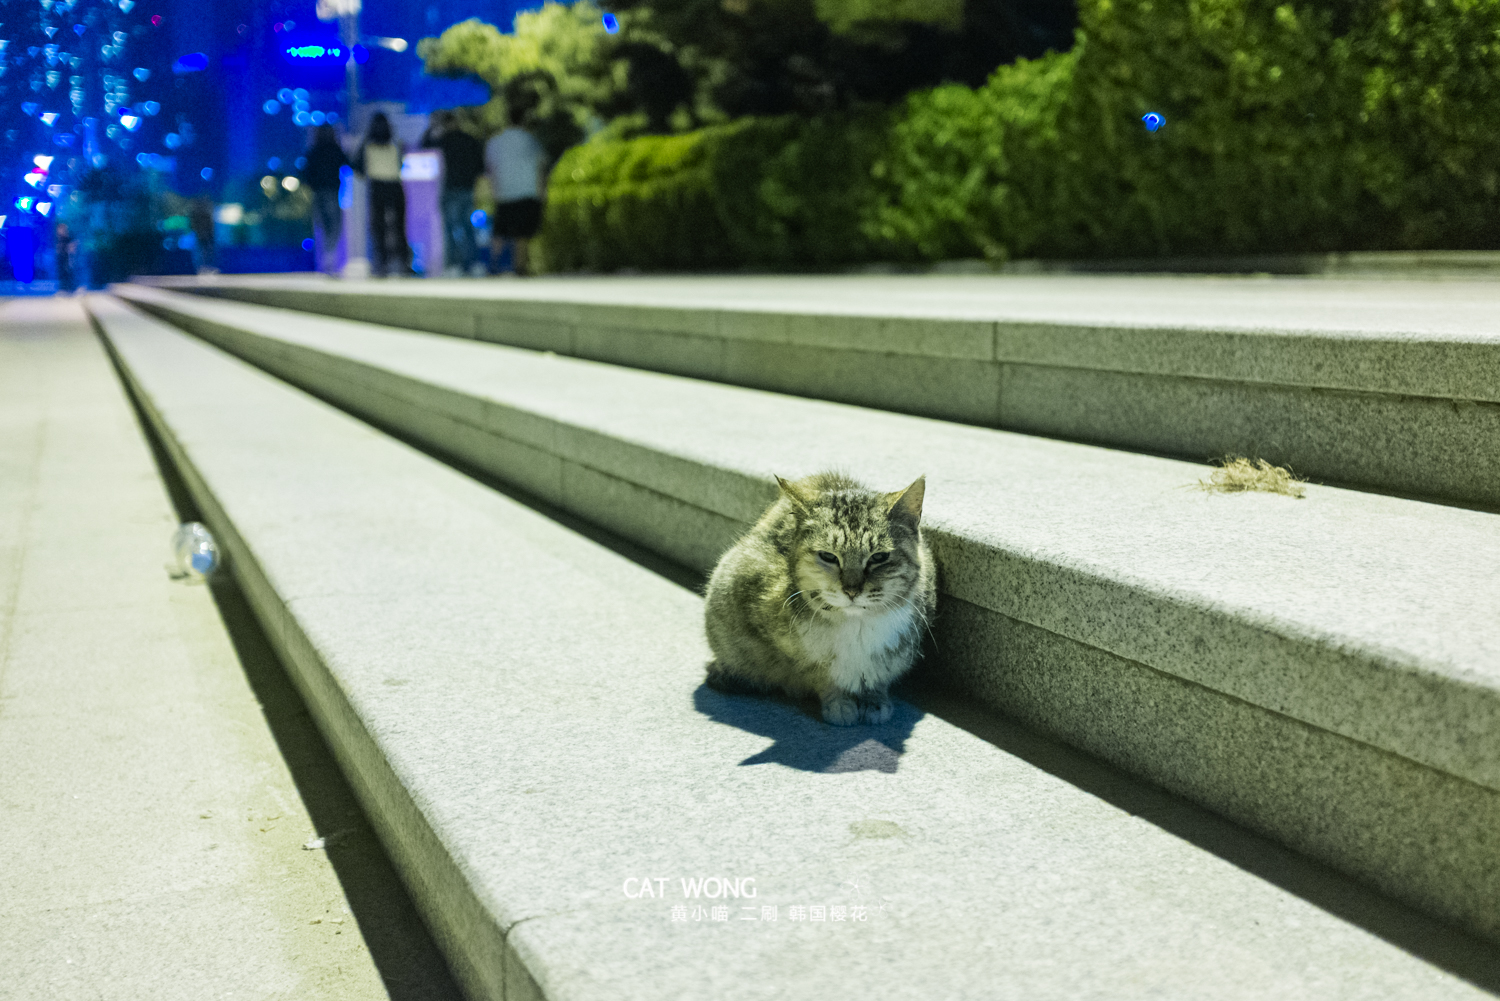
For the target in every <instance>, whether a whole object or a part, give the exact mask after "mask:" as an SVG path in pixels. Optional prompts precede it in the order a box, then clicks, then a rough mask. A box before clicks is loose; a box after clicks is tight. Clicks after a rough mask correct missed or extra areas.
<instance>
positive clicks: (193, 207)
mask: <svg viewBox="0 0 1500 1001" xmlns="http://www.w3.org/2000/svg"><path fill="white" fill-rule="evenodd" d="M187 215H188V229H190V230H192V231H193V269H194V270H195V271H197V272H198V273H199V274H200V275H216V274H218V273H219V264H218V248H217V247H216V246H215V243H214V203H213V202H212V201H210V200H209V199H208V198H207V197H199V198H194V199H193V200H192V201H191V202H189V203H188V213H187Z"/></svg>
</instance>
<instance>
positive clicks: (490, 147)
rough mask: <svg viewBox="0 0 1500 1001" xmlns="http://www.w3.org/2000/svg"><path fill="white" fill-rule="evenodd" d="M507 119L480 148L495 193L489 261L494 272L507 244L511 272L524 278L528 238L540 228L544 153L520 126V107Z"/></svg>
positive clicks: (523, 112) (512, 109) (522, 112)
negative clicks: (510, 246)
mask: <svg viewBox="0 0 1500 1001" xmlns="http://www.w3.org/2000/svg"><path fill="white" fill-rule="evenodd" d="M508 117H509V118H510V128H508V129H505V130H504V131H503V132H500V133H498V134H496V135H494V136H492V137H491V138H490V141H489V142H488V143H486V144H485V147H484V163H485V167H486V169H487V170H488V171H489V175H490V185H491V187H492V188H493V189H494V192H495V215H494V218H493V219H491V220H490V225H491V227H492V228H493V232H494V237H495V238H494V244H493V246H492V248H491V256H490V261H491V263H492V266H493V267H496V268H498V265H499V260H500V254H501V252H502V251H503V250H504V249H505V243H506V241H507V240H508V241H510V242H511V243H512V244H513V246H514V248H515V252H514V255H513V256H512V259H511V267H512V270H514V271H515V272H516V273H517V274H522V275H524V274H526V273H527V272H528V270H529V265H530V263H531V262H530V256H531V238H532V237H533V236H536V233H537V230H539V229H541V226H542V187H543V184H542V171H543V170H544V169H545V168H546V165H547V153H546V151H545V150H543V149H542V144H541V143H540V142H538V141H537V138H536V136H534V135H532V134H531V131H530V130H529V129H526V128H523V127H522V126H521V123H522V122H523V121H524V120H525V118H526V108H525V107H524V106H523V105H521V104H512V105H511V107H510V109H509V114H508Z"/></svg>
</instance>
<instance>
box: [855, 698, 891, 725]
mask: <svg viewBox="0 0 1500 1001" xmlns="http://www.w3.org/2000/svg"><path fill="white" fill-rule="evenodd" d="M891 712H892V709H891V697H890V696H889V695H884V694H881V695H870V696H866V697H865V698H862V699H860V700H859V721H860V722H861V723H889V722H890V719H891Z"/></svg>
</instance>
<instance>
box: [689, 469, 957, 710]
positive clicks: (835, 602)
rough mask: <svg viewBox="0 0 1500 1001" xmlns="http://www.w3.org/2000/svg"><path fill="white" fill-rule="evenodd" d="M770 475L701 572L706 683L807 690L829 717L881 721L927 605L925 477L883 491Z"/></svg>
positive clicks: (831, 475)
mask: <svg viewBox="0 0 1500 1001" xmlns="http://www.w3.org/2000/svg"><path fill="white" fill-rule="evenodd" d="M776 482H778V483H779V484H781V496H780V497H778V498H777V499H776V502H775V503H774V504H772V505H771V506H770V507H769V508H767V509H766V513H765V514H763V515H761V518H760V521H758V522H756V524H755V527H754V528H752V529H751V530H750V531H749V532H748V533H747V534H746V535H745V536H744V537H743V538H741V539H740V540H739V541H738V542H736V543H735V544H734V546H732V547H731V548H730V550H729V551H728V552H727V553H725V554H724V556H723V557H722V558H721V559H720V560H719V565H718V566H717V567H715V568H714V572H713V576H712V577H711V578H710V579H709V582H708V601H707V604H706V606H705V616H706V618H707V625H708V643H709V646H710V647H712V649H713V652H714V657H715V660H714V662H713V663H711V664H710V665H709V667H708V684H709V685H711V686H713V687H714V688H718V689H720V690H721V691H732V692H759V693H769V692H776V691H781V692H785V693H786V694H788V695H790V696H792V697H794V698H798V697H802V696H805V695H816V696H817V697H818V698H819V699H820V700H821V701H822V704H823V719H824V720H826V721H827V722H829V723H833V724H835V725H837V726H850V725H853V724H855V723H884V722H885V721H886V720H888V719H890V718H891V700H890V696H889V695H887V694H886V690H887V689H888V688H889V687H890V685H891V683H892V682H893V681H895V680H896V679H897V678H899V677H900V676H901V675H902V674H904V673H906V671H907V670H909V669H910V668H911V666H912V664H913V663H914V662H915V661H916V659H917V656H918V654H919V653H920V652H921V646H922V643H921V639H922V630H923V629H924V628H925V627H926V625H927V622H928V621H929V619H930V618H931V616H932V612H933V609H934V607H935V605H936V602H937V586H936V573H935V569H934V565H933V560H932V552H931V551H930V550H929V549H928V548H927V544H926V542H924V541H923V539H922V529H921V520H922V495H923V492H924V491H925V489H926V478H925V477H919V478H918V479H917V481H916V482H915V483H913V484H912V485H911V486H909V487H907V488H906V489H905V490H898V491H896V492H895V493H878V492H876V491H874V490H871V489H869V488H868V487H865V486H862V485H861V484H859V483H856V482H855V481H854V480H852V479H850V478H849V477H847V476H845V475H843V474H842V473H836V472H828V473H818V474H817V475H814V476H809V477H807V478H806V479H802V480H798V481H796V482H794V483H789V482H787V481H786V480H783V479H781V478H780V477H779V476H778V477H777V478H776Z"/></svg>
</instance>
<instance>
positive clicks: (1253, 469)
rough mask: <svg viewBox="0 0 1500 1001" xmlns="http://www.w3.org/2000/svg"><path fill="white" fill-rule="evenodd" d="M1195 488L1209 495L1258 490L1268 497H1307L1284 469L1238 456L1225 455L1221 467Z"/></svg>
mask: <svg viewBox="0 0 1500 1001" xmlns="http://www.w3.org/2000/svg"><path fill="white" fill-rule="evenodd" d="M1198 489H1200V490H1207V491H1208V492H1209V493H1219V494H1237V493H1241V492H1243V491H1246V490H1259V491H1262V492H1263V493H1268V494H1285V495H1286V496H1288V497H1303V496H1306V494H1307V487H1306V486H1304V481H1302V480H1299V479H1298V478H1297V477H1295V476H1293V475H1292V471H1291V470H1290V469H1287V468H1285V467H1283V466H1273V465H1271V464H1270V463H1269V462H1267V461H1266V460H1265V459H1256V460H1255V461H1254V462H1251V461H1250V460H1249V459H1246V458H1244V457H1243V456H1238V455H1229V456H1225V457H1224V459H1223V464H1222V465H1220V466H1219V468H1218V469H1215V470H1214V472H1213V475H1212V476H1210V477H1209V478H1208V479H1206V480H1199V481H1198Z"/></svg>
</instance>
